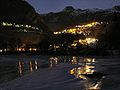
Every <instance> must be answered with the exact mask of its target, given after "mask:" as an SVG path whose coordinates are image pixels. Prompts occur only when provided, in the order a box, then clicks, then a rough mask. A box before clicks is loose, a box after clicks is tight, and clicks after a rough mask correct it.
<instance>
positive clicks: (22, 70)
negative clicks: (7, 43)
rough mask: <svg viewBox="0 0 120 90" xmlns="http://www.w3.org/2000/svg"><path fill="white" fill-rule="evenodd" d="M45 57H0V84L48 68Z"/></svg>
mask: <svg viewBox="0 0 120 90" xmlns="http://www.w3.org/2000/svg"><path fill="white" fill-rule="evenodd" d="M46 59H48V58H47V57H43V56H27V55H17V56H15V55H7V56H0V83H5V82H8V81H11V80H13V79H15V78H18V77H21V76H23V75H25V74H29V73H30V72H33V71H36V70H38V69H39V68H47V67H49V66H48V65H49V62H48V61H47V60H46Z"/></svg>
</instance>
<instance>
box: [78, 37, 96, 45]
mask: <svg viewBox="0 0 120 90" xmlns="http://www.w3.org/2000/svg"><path fill="white" fill-rule="evenodd" d="M97 41H98V39H96V38H86V39H84V40H81V39H80V40H79V43H80V44H82V45H90V44H95V43H96V42H97Z"/></svg>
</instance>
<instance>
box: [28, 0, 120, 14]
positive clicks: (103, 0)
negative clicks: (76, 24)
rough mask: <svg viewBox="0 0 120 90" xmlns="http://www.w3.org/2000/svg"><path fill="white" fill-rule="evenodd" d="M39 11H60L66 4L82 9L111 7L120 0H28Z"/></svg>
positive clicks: (118, 3) (119, 3)
mask: <svg viewBox="0 0 120 90" xmlns="http://www.w3.org/2000/svg"><path fill="white" fill-rule="evenodd" d="M26 1H27V2H28V3H29V4H31V5H32V6H33V7H34V8H35V10H36V11H37V12H38V13H48V12H59V11H61V10H62V9H63V8H64V7H66V6H73V7H74V8H76V9H77V8H80V9H88V8H90V9H92V8H101V9H105V8H111V7H113V6H115V5H120V0H26Z"/></svg>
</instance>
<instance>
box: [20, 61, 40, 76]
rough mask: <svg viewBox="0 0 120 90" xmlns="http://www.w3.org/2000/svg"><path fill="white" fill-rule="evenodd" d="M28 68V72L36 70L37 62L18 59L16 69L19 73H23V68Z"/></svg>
mask: <svg viewBox="0 0 120 90" xmlns="http://www.w3.org/2000/svg"><path fill="white" fill-rule="evenodd" d="M26 69H27V70H29V71H30V72H32V71H34V70H37V69H38V63H37V61H36V60H35V61H28V62H25V61H19V62H18V71H19V75H20V76H21V75H23V74H24V73H25V70H26Z"/></svg>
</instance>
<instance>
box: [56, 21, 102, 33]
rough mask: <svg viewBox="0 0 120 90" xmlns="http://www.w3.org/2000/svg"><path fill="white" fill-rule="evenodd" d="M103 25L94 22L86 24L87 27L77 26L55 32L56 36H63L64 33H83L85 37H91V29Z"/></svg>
mask: <svg viewBox="0 0 120 90" xmlns="http://www.w3.org/2000/svg"><path fill="white" fill-rule="evenodd" d="M100 24H101V23H99V22H92V23H89V24H85V25H76V26H74V27H71V28H67V29H65V30H63V31H61V32H54V34H62V33H70V34H81V33H83V34H84V35H89V34H90V32H89V30H88V29H89V28H91V27H95V26H96V25H100Z"/></svg>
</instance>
